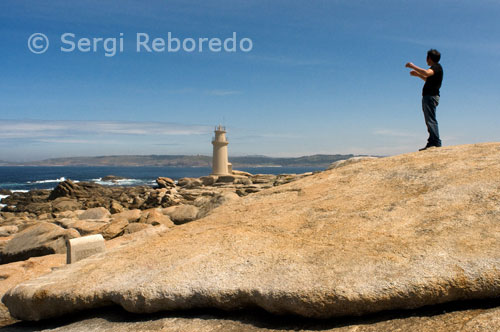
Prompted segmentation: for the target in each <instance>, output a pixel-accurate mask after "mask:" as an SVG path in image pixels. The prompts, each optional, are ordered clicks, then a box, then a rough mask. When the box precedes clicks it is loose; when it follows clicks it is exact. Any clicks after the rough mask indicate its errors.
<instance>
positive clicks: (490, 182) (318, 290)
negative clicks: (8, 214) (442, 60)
mask: <svg viewBox="0 0 500 332" xmlns="http://www.w3.org/2000/svg"><path fill="white" fill-rule="evenodd" d="M498 174H500V144H497V143H495V144H493V143H491V144H481V145H468V146H459V147H445V148H440V149H434V150H430V151H424V152H419V153H412V154H406V155H401V156H395V157H390V158H381V159H373V160H364V161H360V162H357V163H353V164H350V165H345V166H344V167H339V168H335V169H332V170H329V171H325V172H322V173H319V174H315V175H312V176H309V177H307V178H304V179H301V180H298V181H296V182H293V183H289V184H286V185H283V186H279V187H274V188H272V189H269V190H264V191H262V192H260V193H257V194H255V195H250V196H247V197H244V198H242V199H238V200H234V201H232V202H229V203H227V204H224V205H222V206H220V207H218V208H216V209H215V210H213V211H212V213H211V214H210V215H208V216H207V217H205V218H203V219H200V220H198V221H195V222H191V223H188V224H184V225H181V226H177V227H174V228H170V229H169V230H168V231H163V232H160V233H156V234H155V235H151V236H149V238H147V239H143V240H141V241H136V242H131V243H128V244H124V245H123V246H121V247H119V248H116V249H114V250H110V251H108V252H106V253H105V254H100V255H98V256H95V257H91V258H88V259H86V260H83V261H80V262H77V263H76V264H72V265H71V266H67V267H65V268H62V269H59V270H57V271H54V272H52V273H51V274H48V275H45V276H42V277H40V278H38V279H35V280H30V281H29V282H25V283H21V284H19V285H17V286H16V287H14V288H12V289H11V290H9V291H8V292H7V294H6V295H5V296H4V297H3V299H2V301H3V302H4V303H5V304H6V305H7V307H8V308H9V310H10V313H11V314H12V315H13V316H14V317H17V318H19V319H23V320H39V319H42V318H47V317H53V316H59V315H63V314H66V313H72V312H75V311H78V310H82V309H87V308H97V307H101V306H104V305H108V304H111V303H115V304H118V305H120V306H122V307H123V308H124V309H125V310H127V311H130V312H136V313H147V312H158V311H164V310H179V309H191V308H219V309H224V310H231V309H242V308H254V307H260V308H263V309H264V310H266V311H268V312H270V313H273V314H295V315H299V316H305V317H316V318H328V317H335V316H346V315H364V314H368V313H375V312H379V311H385V310H392V309H409V308H418V307H422V306H426V305H433V304H439V303H444V302H450V301H455V300H465V299H483V298H495V297H499V296H500V223H499V222H498V220H500V209H499V206H500V205H499V203H500V191H499V188H500V177H499V176H498ZM497 312H498V311H493V314H494V313H497ZM490 317H491V316H490ZM489 319H491V318H489ZM462 323H463V324H466V323H467V322H462ZM396 327H398V326H394V329H395V328H396ZM398 328H399V329H400V330H405V331H407V330H415V331H416V330H419V331H423V330H424V329H419V328H418V326H417V325H411V324H410V325H406V327H405V326H404V325H401V326H399V327H398ZM435 328H436V327H434V329H435ZM391 329H392V327H391V326H390V325H386V330H391ZM358 330H359V331H368V330H369V329H367V328H366V326H365V327H360V328H359V329H358ZM381 330H384V329H383V328H382V329H381ZM470 330H471V331H472V327H471V329H470ZM375 331H376V330H375ZM478 331H481V329H478Z"/></svg>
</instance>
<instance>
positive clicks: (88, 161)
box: [10, 154, 355, 168]
mask: <svg viewBox="0 0 500 332" xmlns="http://www.w3.org/2000/svg"><path fill="white" fill-rule="evenodd" d="M351 157H355V155H353V154H335V155H324V154H317V155H312V156H304V157H294V158H273V157H266V156H243V157H230V158H229V161H230V162H231V163H232V164H233V168H238V167H266V166H268V167H269V166H282V167H327V166H328V165H330V164H331V163H333V162H335V161H338V160H344V159H348V158H351ZM10 165H13V164H12V163H10ZM17 165H22V166H180V167H211V165H212V157H211V156H202V155H193V156H189V155H147V156H141V155H130V156H99V157H72V158H54V159H46V160H42V161H35V162H29V163H22V164H17Z"/></svg>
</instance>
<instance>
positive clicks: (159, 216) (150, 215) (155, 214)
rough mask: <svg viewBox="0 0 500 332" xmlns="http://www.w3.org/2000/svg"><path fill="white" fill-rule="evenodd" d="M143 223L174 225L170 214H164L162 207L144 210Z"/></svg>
mask: <svg viewBox="0 0 500 332" xmlns="http://www.w3.org/2000/svg"><path fill="white" fill-rule="evenodd" d="M139 222H141V223H146V224H151V225H153V226H158V225H165V226H167V227H172V226H174V223H173V222H172V220H171V219H170V217H169V216H167V215H165V214H163V212H162V211H161V209H149V210H145V211H143V212H142V217H141V220H140V221H139Z"/></svg>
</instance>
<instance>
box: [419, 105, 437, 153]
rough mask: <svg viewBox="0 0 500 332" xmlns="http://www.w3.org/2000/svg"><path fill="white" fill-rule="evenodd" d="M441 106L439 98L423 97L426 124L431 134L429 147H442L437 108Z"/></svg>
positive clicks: (428, 141)
mask: <svg viewBox="0 0 500 332" xmlns="http://www.w3.org/2000/svg"><path fill="white" fill-rule="evenodd" d="M437 105H439V96H423V97H422V110H423V111H424V118H425V124H426V125H427V131H428V132H429V139H428V140H427V146H441V140H440V139H439V128H438V122H437V120H436V107H437Z"/></svg>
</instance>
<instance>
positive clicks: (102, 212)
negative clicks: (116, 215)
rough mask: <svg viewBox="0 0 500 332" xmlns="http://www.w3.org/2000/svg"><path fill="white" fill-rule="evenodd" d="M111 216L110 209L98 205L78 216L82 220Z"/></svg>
mask: <svg viewBox="0 0 500 332" xmlns="http://www.w3.org/2000/svg"><path fill="white" fill-rule="evenodd" d="M110 216H111V213H109V211H108V210H106V209H105V208H103V207H97V208H93V209H88V210H86V211H85V212H83V213H82V214H80V215H79V216H78V219H81V220H88V219H92V220H102V219H106V218H109V217H110Z"/></svg>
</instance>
